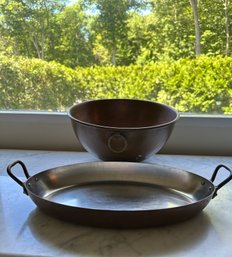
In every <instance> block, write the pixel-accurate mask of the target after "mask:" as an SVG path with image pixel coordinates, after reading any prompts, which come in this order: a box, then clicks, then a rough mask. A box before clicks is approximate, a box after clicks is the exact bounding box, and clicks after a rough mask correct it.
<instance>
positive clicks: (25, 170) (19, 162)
mask: <svg viewBox="0 0 232 257" xmlns="http://www.w3.org/2000/svg"><path fill="white" fill-rule="evenodd" d="M17 164H19V165H20V166H21V167H22V169H23V172H24V175H25V177H26V178H27V179H28V178H30V175H29V173H28V170H27V167H26V165H25V164H24V163H23V162H22V161H20V160H18V161H15V162H13V163H12V164H10V165H8V167H7V173H8V175H9V176H10V177H11V178H12V179H13V180H14V181H15V182H16V183H18V184H19V185H20V186H21V187H22V188H23V193H24V194H26V195H28V193H27V189H26V187H25V185H24V183H23V182H22V181H21V180H20V179H19V178H17V177H16V176H15V175H14V174H13V173H12V168H13V167H14V166H15V165H17Z"/></svg>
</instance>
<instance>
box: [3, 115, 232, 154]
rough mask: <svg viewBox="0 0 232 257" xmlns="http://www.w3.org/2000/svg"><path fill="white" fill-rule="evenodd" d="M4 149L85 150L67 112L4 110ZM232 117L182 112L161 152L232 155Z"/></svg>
mask: <svg viewBox="0 0 232 257" xmlns="http://www.w3.org/2000/svg"><path fill="white" fill-rule="evenodd" d="M0 132H1V133H0V142H1V143H0V148H2V149H30V150H62V151H82V150H84V149H83V148H82V146H81V145H80V143H79V142H78V140H77V139H76V137H75V135H74V133H73V131H72V126H71V122H70V120H69V117H68V116H67V114H66V113H50V112H10V111H7V112H0ZM231 134H232V116H224V115H223V116H214V115H212V116H211V115H187V114H182V115H180V119H179V120H178V121H177V123H176V126H175V128H174V131H173V133H172V135H171V137H170V139H169V140H168V142H167V144H166V146H165V147H164V148H163V149H162V151H161V153H164V154H197V155H224V156H228V155H232V135H231Z"/></svg>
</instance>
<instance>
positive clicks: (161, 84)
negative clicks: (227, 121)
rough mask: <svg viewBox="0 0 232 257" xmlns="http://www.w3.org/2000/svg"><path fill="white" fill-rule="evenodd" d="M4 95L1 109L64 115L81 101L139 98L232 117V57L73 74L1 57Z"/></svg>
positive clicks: (39, 63) (0, 81) (49, 64)
mask: <svg viewBox="0 0 232 257" xmlns="http://www.w3.org/2000/svg"><path fill="white" fill-rule="evenodd" d="M0 91H1V94H0V109H34V110H54V111H57V110H58V111H64V110H65V109H66V108H67V107H69V106H71V105H72V104H73V103H75V102H76V101H80V100H87V99H100V98H136V99H148V100H152V101H158V102H162V103H165V104H168V105H170V106H173V107H175V108H177V109H178V110H179V111H181V112H198V113H209V112H210V113H225V114H232V57H222V56H217V57H208V56H200V57H198V58H196V59H180V60H178V61H175V62H173V61H168V60H167V61H162V62H155V63H151V64H146V65H129V66H116V67H115V66H107V67H100V66H94V67H88V68H83V67H79V68H77V69H71V68H67V67H65V66H64V65H61V64H58V63H56V62H45V61H42V60H39V59H25V58H21V57H18V58H8V57H4V56H2V57H1V61H0Z"/></svg>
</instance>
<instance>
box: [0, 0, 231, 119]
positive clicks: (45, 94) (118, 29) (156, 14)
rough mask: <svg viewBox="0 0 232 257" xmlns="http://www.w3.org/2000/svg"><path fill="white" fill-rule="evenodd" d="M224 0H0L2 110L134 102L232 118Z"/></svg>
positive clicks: (228, 16) (228, 21) (226, 3)
mask: <svg viewBox="0 0 232 257" xmlns="http://www.w3.org/2000/svg"><path fill="white" fill-rule="evenodd" d="M231 10H232V3H231V1H229V0H220V1H219V0H216V1H211V0H205V1H198V0H189V1H180V0H147V1H146V0H117V1H116V0H72V1H71V0H70V1H65V0H39V1H35V0H21V1H19V0H10V1H9V0H1V1H0V109H1V110H46V111H65V110H66V109H67V108H68V107H69V106H71V105H72V104H74V103H75V102H77V101H82V100H86V99H97V98H139V99H149V100H152V101H158V102H162V103H165V104H168V105H171V106H173V107H175V108H177V109H178V110H179V111H180V112H186V113H189V112H191V113H209V114H232V101H231V100H232V57H231V48H232V24H231V20H232V19H231V18H232V17H231V15H232V13H231Z"/></svg>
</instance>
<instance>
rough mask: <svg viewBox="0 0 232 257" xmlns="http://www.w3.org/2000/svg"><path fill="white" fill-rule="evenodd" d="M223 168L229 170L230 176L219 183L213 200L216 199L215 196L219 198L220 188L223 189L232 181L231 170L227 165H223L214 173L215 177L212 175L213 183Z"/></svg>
mask: <svg viewBox="0 0 232 257" xmlns="http://www.w3.org/2000/svg"><path fill="white" fill-rule="evenodd" d="M221 168H224V169H226V170H228V171H229V173H230V174H229V176H228V177H227V178H226V179H224V180H223V181H222V182H221V183H219V184H218V185H217V186H216V187H215V188H216V189H215V191H214V194H213V197H212V198H214V197H215V196H217V192H218V190H219V189H220V188H222V187H223V186H224V185H225V184H227V183H228V182H229V181H230V180H231V179H232V170H231V169H230V168H229V167H227V166H226V165H223V164H220V165H218V166H217V167H216V169H215V170H214V172H213V175H212V177H211V179H210V180H211V182H214V180H215V179H216V176H217V174H218V171H219V170H220V169H221Z"/></svg>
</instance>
